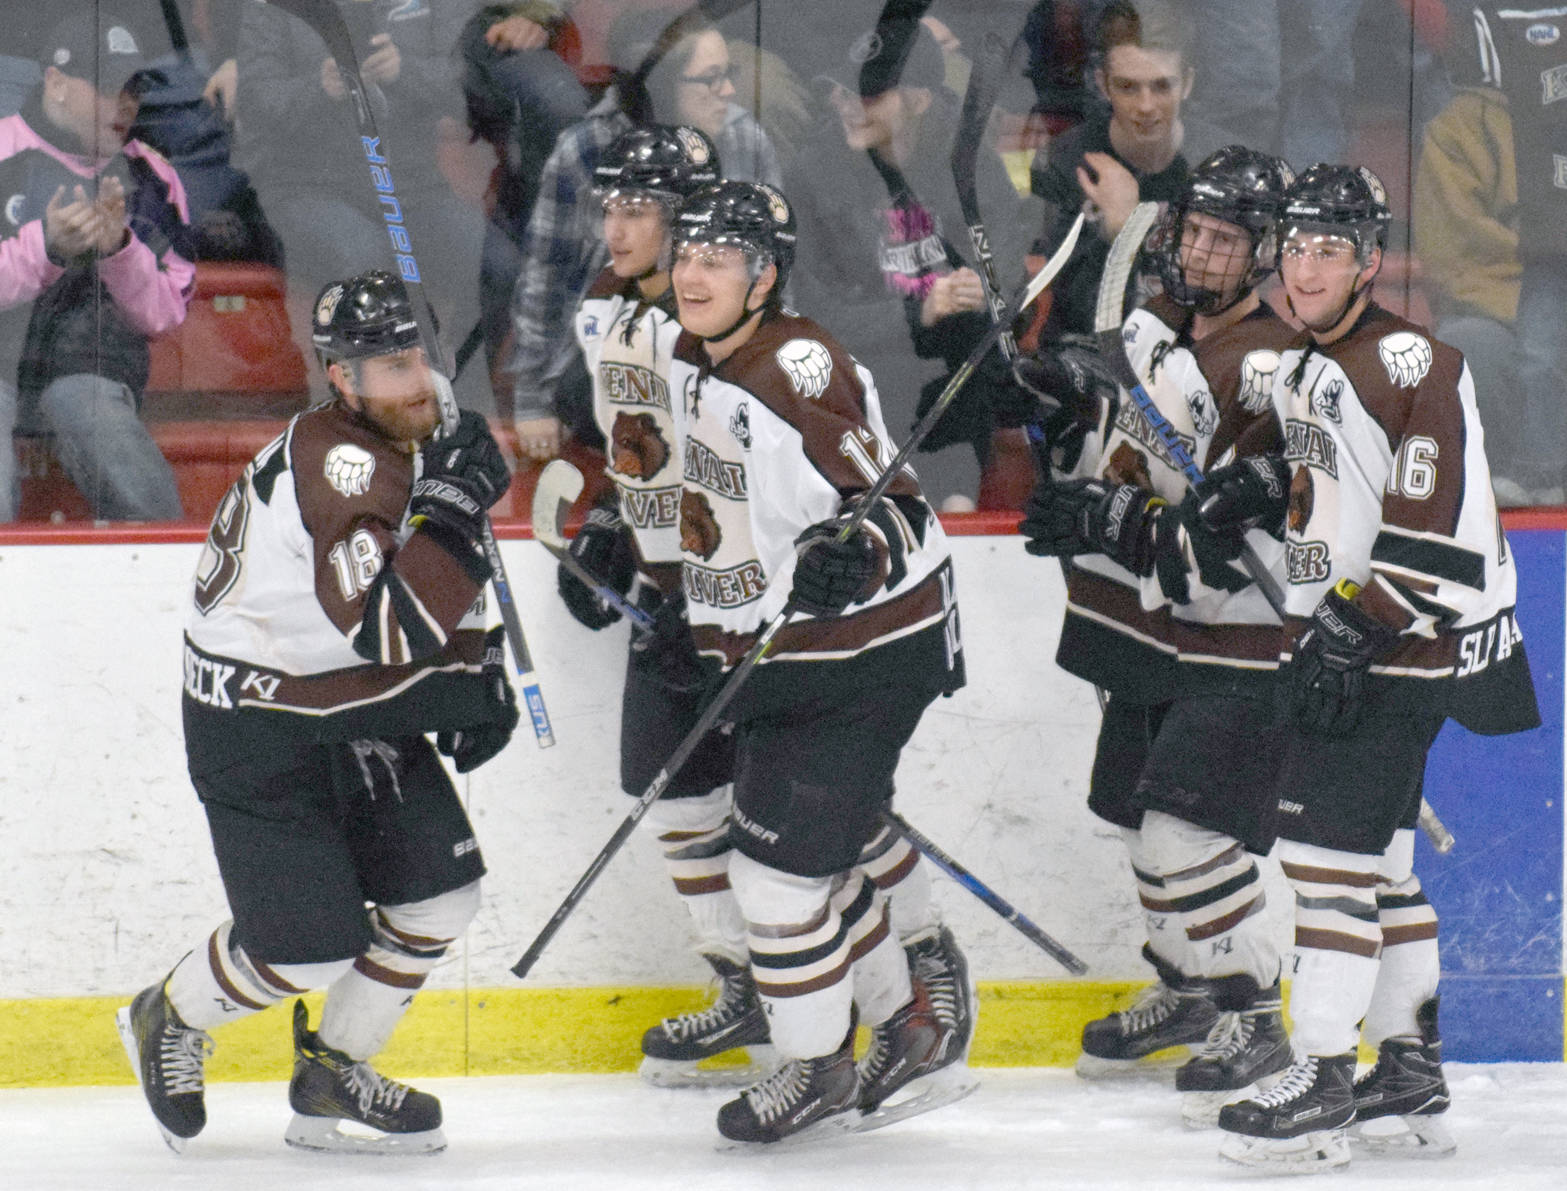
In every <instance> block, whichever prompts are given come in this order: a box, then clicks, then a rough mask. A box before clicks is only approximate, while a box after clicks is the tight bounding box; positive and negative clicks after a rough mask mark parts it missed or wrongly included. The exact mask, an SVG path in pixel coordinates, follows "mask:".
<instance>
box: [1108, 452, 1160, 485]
mask: <svg viewBox="0 0 1567 1191" xmlns="http://www.w3.org/2000/svg"><path fill="white" fill-rule="evenodd" d="M1104 478H1105V479H1107V480H1109V481H1110V482H1111V483H1112V484H1135V485H1137V487H1139V488H1152V487H1153V480H1151V479H1149V477H1148V456H1147V455H1145V454H1143V453H1142V452H1141V451H1139V450H1138V449H1137V448H1136V447H1134V446H1133V445H1132V444H1131V443H1129V442H1124V443H1122V444H1121V445H1120V446H1118V447H1116V449H1115V450H1113V451H1111V452H1110V462H1109V463H1107V464H1105V473H1104Z"/></svg>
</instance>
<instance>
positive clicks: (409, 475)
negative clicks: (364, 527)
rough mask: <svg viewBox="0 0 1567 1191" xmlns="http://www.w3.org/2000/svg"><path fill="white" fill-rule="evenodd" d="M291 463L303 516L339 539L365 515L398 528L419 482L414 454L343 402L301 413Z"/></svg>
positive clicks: (320, 535)
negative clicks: (411, 490) (411, 493)
mask: <svg viewBox="0 0 1567 1191" xmlns="http://www.w3.org/2000/svg"><path fill="white" fill-rule="evenodd" d="M290 463H291V466H292V470H293V473H294V488H295V492H296V495H297V499H298V502H299V514H300V519H301V520H302V521H303V522H304V524H305V528H306V529H307V530H309V531H310V534H311V536H312V537H315V538H317V539H324V540H335V539H336V538H338V537H340V536H342V534H343V532H344V531H345V530H346V528H347V527H350V526H352V525H354V524H356V523H358V522H360V521H363V520H365V519H372V520H375V521H379V522H381V523H382V524H384V525H386V526H388V527H389V528H392V529H395V528H396V527H397V526H398V525H400V524H401V523H402V518H403V511H404V508H405V507H406V506H407V504H408V493H409V490H410V489H411V488H412V486H413V455H412V453H411V452H410V451H408V449H407V448H406V447H405V446H403V445H402V444H399V443H394V442H391V441H390V440H388V439H387V438H385V437H384V436H383V435H381V434H380V433H378V432H377V431H376V430H375V428H374V427H373V426H371V425H370V424H369V423H368V422H366V421H365V420H364V419H363V418H360V417H359V416H358V415H356V414H354V413H353V411H351V410H349V409H347V408H346V407H344V406H342V405H340V404H336V403H334V404H331V405H325V406H321V407H318V408H317V409H313V410H309V411H307V412H306V413H303V414H301V415H300V416H299V418H298V419H297V420H296V422H295V424H294V431H293V434H292V435H291V436H290Z"/></svg>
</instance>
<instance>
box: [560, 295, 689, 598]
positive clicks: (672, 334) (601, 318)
mask: <svg viewBox="0 0 1567 1191" xmlns="http://www.w3.org/2000/svg"><path fill="white" fill-rule="evenodd" d="M674 313H675V309H674V293H673V291H672V290H665V291H664V293H663V295H662V296H660V298H659V299H658V300H657V301H655V302H651V303H650V302H647V301H645V300H644V299H643V298H642V296H641V294H640V292H639V291H638V289H637V283H636V282H635V281H629V280H626V279H624V278H621V277H617V276H616V275H615V272H614V270H613V269H605V270H604V271H603V272H602V273H600V274H599V277H598V280H597V281H595V282H594V283H593V286H592V287H591V288H590V289H589V290H588V294H587V297H585V298H584V299H583V300H582V305H581V306H580V307H579V308H578V310H577V318H576V333H577V342H578V343H579V344H581V345H582V354H583V357H584V359H585V360H586V361H587V367H588V374H589V375H590V376H591V377H592V378H593V417H594V420H595V421H596V422H597V423H598V427H599V430H600V431H601V432H602V433H603V435H604V441H605V442H606V443H607V444H608V448H607V451H606V454H607V455H608V457H609V465H608V467H606V469H605V474H606V475H608V476H609V478H610V479H611V480H613V481H614V484H615V491H616V493H617V495H618V498H619V502H620V515H621V518H622V519H623V520H624V521H625V523H626V524H627V525H628V526H630V527H631V533H632V536H633V538H634V539H635V541H636V545H637V554H638V556H639V557H640V558H641V560H642V562H643V563H644V564H646V566H647V567H648V568H649V569H651V570H654V571H657V570H665V571H670V572H672V571H673V570H675V569H676V568H678V566H679V563H680V466H681V431H680V425H679V419H680V410H679V409H678V408H677V403H676V402H673V401H671V399H670V387H669V367H670V363H671V361H672V358H673V354H674V348H675V340H676V339H677V338H678V337H679V335H680V324H679V323H677V322H676V321H675V318H674Z"/></svg>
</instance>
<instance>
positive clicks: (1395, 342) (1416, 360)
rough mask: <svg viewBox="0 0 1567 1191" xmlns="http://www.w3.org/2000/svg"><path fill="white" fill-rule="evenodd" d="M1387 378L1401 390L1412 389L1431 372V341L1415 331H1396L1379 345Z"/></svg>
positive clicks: (1378, 348) (1378, 353) (1378, 352)
mask: <svg viewBox="0 0 1567 1191" xmlns="http://www.w3.org/2000/svg"><path fill="white" fill-rule="evenodd" d="M1377 355H1379V356H1381V357H1382V367H1384V368H1386V369H1387V378H1388V380H1389V381H1391V382H1392V383H1393V384H1395V385H1397V386H1398V387H1399V388H1401V389H1412V388H1414V387H1415V386H1416V385H1418V384H1419V383H1420V382H1421V381H1423V380H1425V378H1426V373H1427V372H1429V371H1431V341H1430V340H1429V339H1427V338H1426V337H1425V336H1424V335H1416V334H1415V333H1414V332H1413V331H1394V332H1393V333H1392V334H1391V335H1387V336H1384V337H1383V338H1382V340H1381V342H1379V343H1378V344H1377Z"/></svg>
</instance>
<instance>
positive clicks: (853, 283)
mask: <svg viewBox="0 0 1567 1191" xmlns="http://www.w3.org/2000/svg"><path fill="white" fill-rule="evenodd" d="M943 77H944V65H943V61H942V56H941V50H940V47H939V46H938V45H937V44H936V39H935V38H934V37H933V36H932V35H931V33H930V31H929V30H928V29H927V28H926V27H925V25H924V24H923V23H922V22H920V21H917V20H913V19H911V18H908V17H883V18H882V19H881V20H880V21H879V22H877V24H876V25H875V26H874V27H873V28H871V29H868V30H865V31H863V32H862V33H861V34H860V35H859V36H858V37H857V38H855V39H854V40H853V41H852V42H850V43H849V44H847V45H845V46H844V49H843V51H842V52H841V53H840V55H839V57H838V59H837V60H836V61H835V62H834V64H833V65H831V66H830V67H829V68H828V69H827V70H826V71H825V72H824V73H823V74H820V75H818V76H817V78H816V79H815V80H814V83H813V85H814V88H815V89H816V91H817V93H818V94H819V95H820V96H821V97H822V98H823V99H824V100H825V101H826V103H827V104H828V105H829V106H830V108H831V110H832V112H833V113H834V114H835V118H834V117H829V118H828V119H827V121H826V122H825V123H824V125H823V126H822V128H821V131H820V135H819V136H818V137H817V139H816V142H815V143H814V144H812V145H810V146H809V147H808V148H807V150H806V151H805V152H803V153H801V154H800V156H799V159H798V163H797V164H798V168H797V169H796V170H795V171H794V175H793V176H792V177H791V178H790V179H789V182H790V194H791V195H792V196H793V197H794V202H795V210H796V212H797V214H798V218H799V220H800V225H801V236H800V257H799V267H798V270H797V271H796V273H795V278H796V281H795V284H796V287H797V289H796V293H795V297H796V298H797V300H798V302H799V304H800V307H801V309H802V310H806V311H808V312H810V313H811V314H812V315H813V316H816V317H819V318H821V319H822V321H823V322H826V323H829V324H830V325H831V326H833V327H834V328H836V329H838V331H839V333H840V334H842V336H843V338H844V344H845V346H846V347H847V348H848V349H849V351H850V352H851V353H852V354H853V355H854V356H855V358H856V359H858V360H860V361H862V362H863V363H864V364H865V365H866V366H867V367H868V368H870V369H872V371H874V372H875V374H876V376H877V377H878V379H879V382H880V388H881V391H882V392H883V394H885V400H886V402H887V420H888V425H889V427H890V429H891V430H892V433H893V434H894V435H895V436H896V437H898V438H901V437H902V436H903V435H905V434H907V433H908V430H909V427H910V426H911V425H912V424H913V422H914V420H915V417H916V416H917V402H918V399H919V397H920V395H921V391H922V390H923V391H924V396H925V398H926V400H927V401H928V400H931V399H933V398H934V396H935V394H936V392H938V391H939V390H940V389H941V388H942V387H943V385H944V384H945V382H946V380H947V378H948V377H949V376H950V375H951V373H952V371H953V370H954V369H955V368H956V367H957V366H958V365H959V363H961V361H962V360H963V359H964V357H966V356H967V355H968V353H969V352H970V351H971V350H972V349H973V347H974V345H975V344H976V343H977V342H978V341H979V339H980V338H981V337H982V336H983V335H984V334H985V332H986V330H987V329H988V327H989V314H988V312H987V310H986V305H985V295H984V290H983V288H982V286H981V284H980V278H979V274H978V273H977V272H976V271H975V268H974V266H975V264H977V261H976V258H975V255H974V252H973V248H972V246H971V245H970V244H969V242H968V236H967V234H966V232H965V226H966V222H967V221H966V220H965V219H964V218H963V213H962V209H961V207H960V205H959V203H958V193H957V187H956V185H955V183H954V180H953V175H952V171H951V165H950V161H951V157H952V147H953V144H954V143H955V141H956V139H957V138H958V137H960V136H978V135H981V134H982V132H983V129H982V128H981V129H962V128H959V127H958V124H959V112H958V102H957V97H956V96H955V95H954V94H953V93H952V92H951V91H950V90H948V89H947V88H946V86H945V85H944V83H943ZM975 174H976V176H975V178H974V180H973V181H974V184H975V187H976V190H977V193H978V199H979V207H980V210H981V211H982V212H983V213H984V215H985V221H986V225H987V228H988V230H989V232H990V235H991V236H992V238H993V241H992V242H993V247H994V250H995V258H996V260H997V262H998V263H999V265H1000V268H1001V270H1002V274H1003V275H1002V277H1001V282H1002V288H1003V290H1004V291H1006V292H1010V291H1011V288H1012V286H1013V285H1014V284H1016V282H1017V281H1018V280H1020V278H1021V268H1022V260H1023V249H1024V247H1025V244H1024V242H1023V240H1022V238H1021V236H1020V235H1019V234H1018V233H1019V232H1020V231H1021V229H1022V228H1023V227H1024V226H1025V224H1024V221H1023V220H1022V219H1021V218H1020V217H1019V203H1018V196H1017V192H1016V191H1015V190H1014V189H1013V188H1012V185H1011V183H1010V182H1009V181H1008V179H1007V175H1006V170H1005V168H1004V166H1003V165H1002V162H1001V158H1000V156H999V155H998V154H996V153H995V152H994V150H993V149H990V148H988V147H984V146H982V147H981V149H980V152H979V154H978V155H977V158H976V162H975ZM996 383H998V382H996V381H995V380H994V379H993V378H992V377H990V376H987V375H986V374H985V373H984V372H983V371H982V373H981V375H980V376H979V377H977V378H976V379H975V380H974V381H973V382H971V385H970V386H969V388H968V389H967V390H966V391H965V393H964V395H963V397H962V398H960V400H959V401H958V402H957V403H956V405H955V406H954V408H953V410H952V411H951V412H950V413H949V415H948V417H947V418H946V419H945V420H944V421H943V423H942V424H941V425H940V426H938V427H937V428H936V430H935V431H934V432H933V433H932V435H931V437H930V438H928V439H926V441H925V444H924V446H925V448H926V449H927V450H928V449H932V448H934V447H941V446H948V445H952V444H962V443H966V442H967V443H972V444H973V448H974V450H973V452H972V453H971V452H969V451H965V450H955V451H946V452H943V453H941V454H940V455H939V456H935V457H932V456H927V457H924V458H923V459H922V460H921V462H920V464H919V472H920V477H921V482H922V485H923V487H924V490H925V492H926V494H927V495H929V496H930V497H932V498H933V499H935V500H936V501H938V502H941V501H944V500H946V499H947V498H951V497H964V498H969V499H972V498H973V497H975V496H976V495H977V494H978V488H979V467H980V464H981V463H982V462H983V461H984V459H985V457H986V454H987V452H988V446H989V440H990V430H991V425H992V423H991V418H990V410H989V408H988V406H987V404H986V400H985V398H986V396H988V395H990V394H992V393H993V392H994V391H995V385H996ZM954 507H957V506H956V505H954ZM963 507H967V508H972V507H973V506H972V504H965V505H964V506H963Z"/></svg>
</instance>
